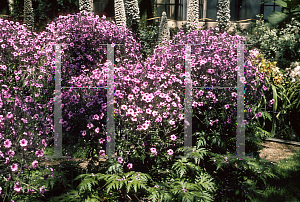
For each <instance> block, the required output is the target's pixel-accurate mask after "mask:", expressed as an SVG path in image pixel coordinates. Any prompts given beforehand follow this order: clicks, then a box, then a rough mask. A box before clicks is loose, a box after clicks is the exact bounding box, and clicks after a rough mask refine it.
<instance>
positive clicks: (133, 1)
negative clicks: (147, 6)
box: [125, 0, 140, 27]
mask: <svg viewBox="0 0 300 202" xmlns="http://www.w3.org/2000/svg"><path fill="white" fill-rule="evenodd" d="M125 12H126V21H127V27H132V26H137V25H138V22H139V20H140V9H139V4H138V1H137V0H125Z"/></svg>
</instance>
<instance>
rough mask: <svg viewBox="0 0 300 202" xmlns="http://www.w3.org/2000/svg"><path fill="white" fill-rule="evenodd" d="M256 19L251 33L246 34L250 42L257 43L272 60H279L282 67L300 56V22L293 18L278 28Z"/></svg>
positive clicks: (279, 65) (278, 62)
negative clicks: (284, 25)
mask: <svg viewBox="0 0 300 202" xmlns="http://www.w3.org/2000/svg"><path fill="white" fill-rule="evenodd" d="M257 17H260V20H256V24H255V27H254V28H253V29H252V33H251V35H245V37H246V38H247V41H248V42H249V43H252V44H255V47H257V48H258V49H259V50H260V51H261V52H262V53H263V54H264V55H265V58H266V59H268V60H270V61H271V62H274V61H277V65H278V67H279V68H280V69H282V70H284V69H285V68H287V67H289V66H290V64H291V62H293V61H296V60H297V59H299V57H300V35H299V33H298V31H299V30H300V23H299V22H298V21H296V20H294V19H293V20H292V22H291V24H286V27H285V28H281V29H280V30H279V29H277V28H278V26H275V27H273V26H271V25H270V24H269V23H265V22H264V21H263V20H262V17H263V15H261V16H259V15H257Z"/></svg>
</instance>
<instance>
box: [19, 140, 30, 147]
mask: <svg viewBox="0 0 300 202" xmlns="http://www.w3.org/2000/svg"><path fill="white" fill-rule="evenodd" d="M27 144H28V141H27V140H25V139H22V140H20V145H21V147H26V146H27Z"/></svg>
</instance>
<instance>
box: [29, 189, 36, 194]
mask: <svg viewBox="0 0 300 202" xmlns="http://www.w3.org/2000/svg"><path fill="white" fill-rule="evenodd" d="M34 192H35V190H34V189H28V191H27V193H28V194H33V193H34Z"/></svg>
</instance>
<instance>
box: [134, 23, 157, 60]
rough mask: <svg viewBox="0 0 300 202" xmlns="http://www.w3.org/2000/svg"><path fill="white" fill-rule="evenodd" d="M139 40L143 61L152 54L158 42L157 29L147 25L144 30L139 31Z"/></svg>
mask: <svg viewBox="0 0 300 202" xmlns="http://www.w3.org/2000/svg"><path fill="white" fill-rule="evenodd" d="M139 32H140V33H139V40H140V43H141V47H143V48H142V49H141V53H142V55H143V59H144V60H146V58H147V57H150V56H151V55H152V54H153V50H154V49H155V46H156V45H157V41H158V35H159V33H158V27H157V26H152V25H149V26H147V27H146V28H145V29H141V30H139Z"/></svg>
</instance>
